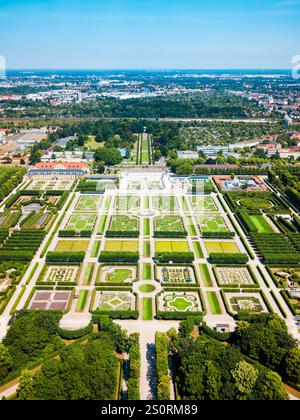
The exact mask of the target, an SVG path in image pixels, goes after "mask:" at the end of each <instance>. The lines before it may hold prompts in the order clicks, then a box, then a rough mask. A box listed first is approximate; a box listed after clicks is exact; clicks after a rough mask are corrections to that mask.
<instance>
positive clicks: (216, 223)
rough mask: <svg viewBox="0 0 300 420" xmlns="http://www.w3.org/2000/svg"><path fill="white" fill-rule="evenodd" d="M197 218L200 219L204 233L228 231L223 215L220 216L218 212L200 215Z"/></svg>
mask: <svg viewBox="0 0 300 420" xmlns="http://www.w3.org/2000/svg"><path fill="white" fill-rule="evenodd" d="M197 220H198V223H199V226H200V229H201V232H203V233H210V232H217V233H223V232H228V228H227V226H226V224H225V221H224V219H223V218H222V216H219V215H216V214H210V215H205V216H198V217H197Z"/></svg>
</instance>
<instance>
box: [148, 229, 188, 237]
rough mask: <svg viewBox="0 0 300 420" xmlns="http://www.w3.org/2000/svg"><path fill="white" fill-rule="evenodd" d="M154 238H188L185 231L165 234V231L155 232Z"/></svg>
mask: <svg viewBox="0 0 300 420" xmlns="http://www.w3.org/2000/svg"><path fill="white" fill-rule="evenodd" d="M153 236H154V238H186V237H187V232H186V231H184V230H181V231H178V232H167V231H165V232H163V231H157V230H156V231H155V232H154V235H153Z"/></svg>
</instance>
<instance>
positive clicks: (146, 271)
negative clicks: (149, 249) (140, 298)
mask: <svg viewBox="0 0 300 420" xmlns="http://www.w3.org/2000/svg"><path fill="white" fill-rule="evenodd" d="M143 280H151V264H144V266H143Z"/></svg>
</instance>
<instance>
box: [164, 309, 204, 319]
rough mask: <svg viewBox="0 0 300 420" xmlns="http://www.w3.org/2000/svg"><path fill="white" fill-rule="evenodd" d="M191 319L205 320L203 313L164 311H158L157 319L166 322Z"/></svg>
mask: <svg viewBox="0 0 300 420" xmlns="http://www.w3.org/2000/svg"><path fill="white" fill-rule="evenodd" d="M191 317H194V318H198V317H199V318H203V312H164V311H157V314H156V318H157V319H159V320H160V319H165V320H176V321H184V320H185V319H189V318H191Z"/></svg>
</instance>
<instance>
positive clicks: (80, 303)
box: [76, 290, 88, 312]
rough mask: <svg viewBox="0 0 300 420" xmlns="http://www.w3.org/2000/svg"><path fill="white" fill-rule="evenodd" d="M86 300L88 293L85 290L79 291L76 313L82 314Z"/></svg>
mask: <svg viewBox="0 0 300 420" xmlns="http://www.w3.org/2000/svg"><path fill="white" fill-rule="evenodd" d="M87 298H88V291H87V290H81V291H80V293H79V297H78V301H77V306H76V312H83V311H84V308H85V305H86V301H87Z"/></svg>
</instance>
